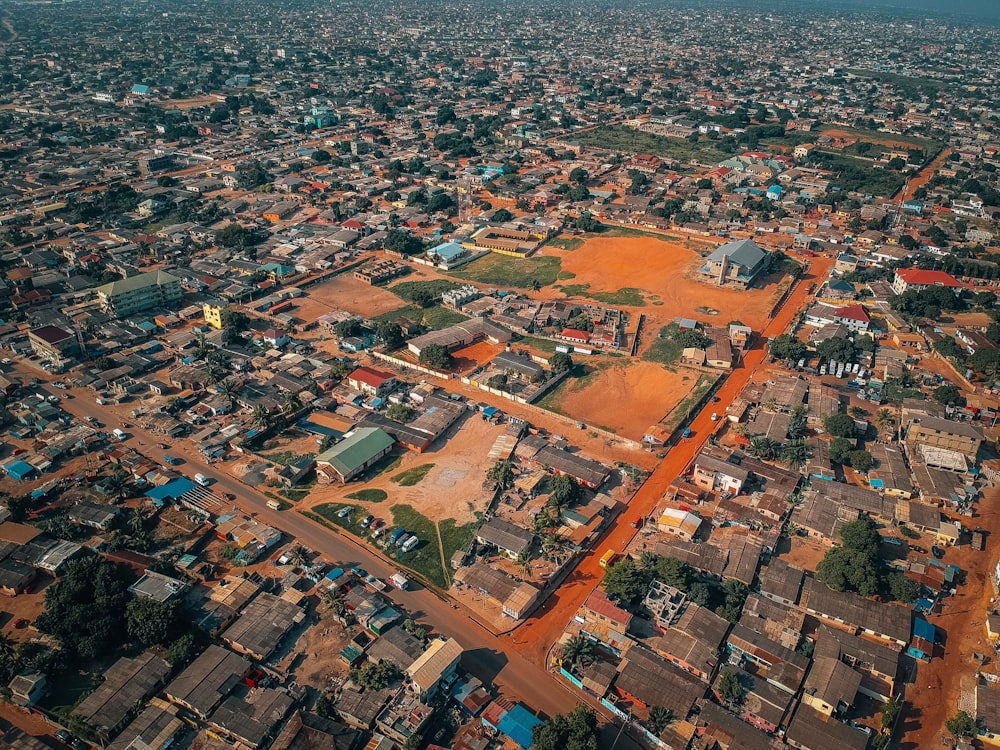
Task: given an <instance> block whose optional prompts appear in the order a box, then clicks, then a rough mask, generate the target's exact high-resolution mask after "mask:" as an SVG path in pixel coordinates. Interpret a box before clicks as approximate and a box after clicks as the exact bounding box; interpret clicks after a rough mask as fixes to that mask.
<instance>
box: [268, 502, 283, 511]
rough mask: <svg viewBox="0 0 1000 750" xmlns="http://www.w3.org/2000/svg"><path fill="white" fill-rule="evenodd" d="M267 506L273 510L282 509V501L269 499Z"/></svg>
mask: <svg viewBox="0 0 1000 750" xmlns="http://www.w3.org/2000/svg"><path fill="white" fill-rule="evenodd" d="M267 507H268V508H270V509H271V510H281V501H280V500H268V501H267Z"/></svg>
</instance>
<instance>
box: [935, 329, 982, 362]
mask: <svg viewBox="0 0 1000 750" xmlns="http://www.w3.org/2000/svg"><path fill="white" fill-rule="evenodd" d="M987 336H989V331H988V330H987ZM934 351H936V352H937V353H938V354H940V355H941V356H942V357H949V358H950V359H955V360H959V361H961V360H964V359H965V350H964V349H962V347H961V346H959V345H958V342H957V341H955V339H953V338H941V339H938V340H937V341H935V342H934Z"/></svg>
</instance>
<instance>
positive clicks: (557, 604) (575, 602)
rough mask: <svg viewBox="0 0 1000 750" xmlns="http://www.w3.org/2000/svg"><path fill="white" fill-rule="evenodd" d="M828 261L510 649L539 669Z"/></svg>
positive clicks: (819, 262) (820, 261)
mask: <svg viewBox="0 0 1000 750" xmlns="http://www.w3.org/2000/svg"><path fill="white" fill-rule="evenodd" d="M832 266H833V260H832V259H830V258H822V257H817V258H813V259H812V262H811V266H810V269H809V271H808V272H807V273H805V274H803V277H802V279H801V280H800V281H799V283H798V284H797V285H796V286H795V288H794V289H793V290H792V293H791V295H790V297H789V299H788V301H787V302H786V303H785V305H784V307H782V308H781V310H779V311H778V313H777V315H776V316H775V317H774V318H772V319H771V321H770V322H769V323H768V325H767V326H766V327H765V328H764V330H763V331H762V332H761V335H760V336H759V337H758V338H757V341H756V344H755V346H754V348H753V349H752V350H750V351H748V352H747V353H746V355H745V357H744V360H743V363H742V364H741V366H740V367H739V368H737V369H736V370H734V371H733V372H732V373H731V374H730V376H729V377H728V378H727V380H726V381H725V382H724V383H723V384H722V386H721V387H720V388H719V390H718V391H717V393H716V395H717V396H718V398H719V403H718V404H716V405H715V406H714V407H713V408H712V409H704V410H702V411H701V412H700V413H699V414H698V416H697V417H695V419H694V421H693V422H692V423H691V429H692V431H693V432H694V435H695V437H693V438H691V439H688V440H682V441H681V442H680V443H679V444H678V445H676V446H675V447H674V448H672V449H671V450H670V452H669V453H668V454H667V456H666V458H664V459H663V461H662V462H661V463H660V465H659V466H658V467H657V468H656V471H654V472H653V474H652V475H651V476H650V477H649V479H648V480H646V483H645V484H643V485H642V487H640V488H639V490H638V491H637V492H636V493H635V495H634V496H633V497H632V500H631V501H630V503H629V508H628V510H627V511H625V513H623V514H622V515H620V516H619V517H618V519H617V520H616V521H615V522H614V523H613V524H612V526H611V528H610V529H609V530H608V532H607V533H606V534H605V535H604V537H603V538H602V539H601V541H600V542H598V543H597V544H596V545H594V546H593V547H592V548H591V549H590V551H589V552H587V553H586V555H585V556H584V557H583V559H582V560H580V562H579V564H578V565H577V567H576V570H575V571H573V573H572V574H571V575H570V576H569V578H567V580H566V582H565V583H564V584H563V585H562V586H561V587H560V588H559V589H558V590H557V591H556V592H555V593H554V594H553V595H552V596H551V597H550V598H549V600H548V601H547V602H546V603H545V605H544V606H543V607H542V608H541V609H540V610H539V613H538V614H537V615H536V616H535V617H532V618H530V619H529V620H527V621H526V622H525V623H524V624H523V625H521V626H520V627H519V628H517V630H515V631H514V633H513V634H512V636H510V637H511V638H512V641H513V643H514V646H515V648H517V649H518V650H519V651H520V652H521V653H522V654H524V655H525V656H527V657H529V658H531V659H532V660H536V659H537V660H538V662H539V663H544V660H545V657H546V653H547V651H548V649H549V648H550V647H551V645H552V644H553V643H555V642H556V640H558V638H559V635H560V634H561V633H562V631H563V629H564V628H565V627H566V623H568V622H569V620H570V618H571V617H572V616H573V614H574V613H575V612H576V610H577V609H579V607H580V605H581V604H582V603H583V602H584V600H585V599H586V598H587V596H589V595H590V592H591V591H593V590H594V588H596V587H597V585H598V584H599V583H600V581H601V577H602V571H601V567H600V558H601V555H603V554H604V551H605V550H607V549H616V550H622V549H624V548H625V547H626V546H627V545H628V543H629V542H630V541H631V540H632V537H633V536H634V535H635V533H636V530H635V529H633V528H632V527H631V525H630V524H631V522H632V520H633V519H635V518H636V517H638V516H644V517H645V516H648V515H649V514H650V513H652V511H653V509H654V508H656V506H657V505H658V504H659V503H660V502H661V500H662V498H663V495H664V493H665V492H666V490H667V488H668V487H669V486H670V483H671V482H672V481H673V480H674V479H675V478H676V477H678V476H680V475H681V474H682V473H683V472H684V470H685V469H686V468H687V466H688V464H689V463H690V462H691V460H692V459H693V458H694V457H695V456H696V455H697V454H698V451H699V450H701V447H702V445H703V444H704V443H705V442H706V441H707V440H708V436H709V435H710V434H711V433H712V432H713V431H714V430H715V429H716V428H717V427H718V426H720V425H721V422H712V420H711V416H710V415H711V412H712V411H716V412H719V413H720V414H721V413H722V412H723V411H725V409H726V407H727V406H728V405H729V404H730V403H732V401H733V400H734V399H735V398H736V397H737V396H738V395H739V393H740V391H742V390H743V387H744V386H745V385H746V383H747V382H748V381H749V380H750V378H751V377H752V375H753V372H754V370H755V369H756V368H757V367H758V366H759V365H760V364H761V362H763V360H764V358H765V356H766V346H767V339H768V338H769V337H774V336H777V335H778V334H780V333H782V332H783V331H785V330H786V329H787V328H788V325H789V323H790V322H791V321H792V318H793V317H794V316H795V314H796V313H797V312H798V311H800V310H802V309H803V308H804V307H805V304H806V302H807V300H808V298H809V295H808V294H807V293H806V289H807V288H808V286H809V283H810V282H817V283H818V282H819V280H821V279H824V278H826V275H827V274H828V273H829V271H830V268H831V267H832Z"/></svg>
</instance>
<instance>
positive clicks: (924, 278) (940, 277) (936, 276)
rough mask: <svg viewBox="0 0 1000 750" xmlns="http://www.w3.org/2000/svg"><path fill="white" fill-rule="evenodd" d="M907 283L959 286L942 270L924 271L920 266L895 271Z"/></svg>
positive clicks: (953, 278)
mask: <svg viewBox="0 0 1000 750" xmlns="http://www.w3.org/2000/svg"><path fill="white" fill-rule="evenodd" d="M896 275H897V276H899V278H901V279H902V280H903V281H905V282H906V283H907V284H917V285H926V286H951V287H961V286H962V285H961V284H959V283H958V281H957V280H956V279H955V277H954V276H952V275H951V274H950V273H945V272H944V271H925V270H924V269H922V268H903V269H900V270H897V271H896Z"/></svg>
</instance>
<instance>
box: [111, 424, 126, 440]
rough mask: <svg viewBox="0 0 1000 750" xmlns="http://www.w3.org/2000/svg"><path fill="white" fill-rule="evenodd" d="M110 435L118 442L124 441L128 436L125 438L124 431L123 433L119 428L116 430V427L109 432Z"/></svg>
mask: <svg viewBox="0 0 1000 750" xmlns="http://www.w3.org/2000/svg"><path fill="white" fill-rule="evenodd" d="M111 434H112V435H114V436H115V438H117V439H118V440H124V439H125V438H126V437H128V436H127V435H126V434H125V431H124V430H122V429H120V428H118V427H116V428H115V429H113V430H112V431H111Z"/></svg>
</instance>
